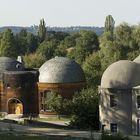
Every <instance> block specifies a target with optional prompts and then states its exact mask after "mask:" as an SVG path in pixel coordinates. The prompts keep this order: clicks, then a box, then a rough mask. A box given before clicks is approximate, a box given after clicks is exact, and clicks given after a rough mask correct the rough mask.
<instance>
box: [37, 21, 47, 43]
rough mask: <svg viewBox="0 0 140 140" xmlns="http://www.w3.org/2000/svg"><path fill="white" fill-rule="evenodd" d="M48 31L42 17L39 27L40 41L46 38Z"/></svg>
mask: <svg viewBox="0 0 140 140" xmlns="http://www.w3.org/2000/svg"><path fill="white" fill-rule="evenodd" d="M46 32H47V31H46V23H45V21H44V19H41V20H40V24H39V27H38V37H39V41H40V42H43V41H44V40H45V37H46Z"/></svg>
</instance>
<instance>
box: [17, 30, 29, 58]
mask: <svg viewBox="0 0 140 140" xmlns="http://www.w3.org/2000/svg"><path fill="white" fill-rule="evenodd" d="M27 34H28V33H27V30H26V29H22V30H21V31H20V32H19V33H18V34H16V36H15V38H16V44H17V46H18V52H19V55H24V54H25V53H26V52H27V50H28V43H27Z"/></svg>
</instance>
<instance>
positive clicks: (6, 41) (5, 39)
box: [0, 29, 18, 57]
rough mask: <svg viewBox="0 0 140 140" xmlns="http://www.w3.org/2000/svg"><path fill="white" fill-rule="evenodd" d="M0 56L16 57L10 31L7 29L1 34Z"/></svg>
mask: <svg viewBox="0 0 140 140" xmlns="http://www.w3.org/2000/svg"><path fill="white" fill-rule="evenodd" d="M0 56H7V57H17V56H18V49H17V46H16V43H15V38H14V35H13V33H12V31H11V29H7V30H6V31H5V32H3V34H2V38H1V44H0Z"/></svg>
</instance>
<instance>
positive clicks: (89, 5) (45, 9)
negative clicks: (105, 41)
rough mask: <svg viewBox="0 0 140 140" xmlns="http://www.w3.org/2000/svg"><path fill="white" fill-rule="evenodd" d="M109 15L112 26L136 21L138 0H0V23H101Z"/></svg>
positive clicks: (139, 20)
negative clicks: (114, 23) (111, 19)
mask: <svg viewBox="0 0 140 140" xmlns="http://www.w3.org/2000/svg"><path fill="white" fill-rule="evenodd" d="M107 15H112V16H113V18H114V20H115V22H116V25H118V24H120V23H122V22H123V21H125V22H128V23H129V24H138V23H140V0H0V26H8V25H11V26H15V25H16V26H32V25H38V24H39V20H40V19H41V18H44V19H45V22H46V24H47V26H79V25H80V26H98V27H101V26H104V21H105V17H106V16H107Z"/></svg>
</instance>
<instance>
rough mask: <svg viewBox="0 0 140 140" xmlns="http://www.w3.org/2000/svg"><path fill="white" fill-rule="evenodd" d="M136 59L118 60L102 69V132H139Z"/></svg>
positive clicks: (138, 68) (139, 89)
mask: <svg viewBox="0 0 140 140" xmlns="http://www.w3.org/2000/svg"><path fill="white" fill-rule="evenodd" d="M139 60H140V59H139V57H137V58H136V59H135V60H134V61H127V60H121V61H118V62H115V63H113V64H112V65H110V66H109V67H108V68H107V69H106V70H105V72H104V74H103V76H102V79H101V85H100V87H99V94H100V101H99V116H100V124H101V125H100V126H101V127H100V128H101V130H102V131H108V132H117V133H122V134H127V135H140V86H139V85H140V74H139V73H140V62H139Z"/></svg>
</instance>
